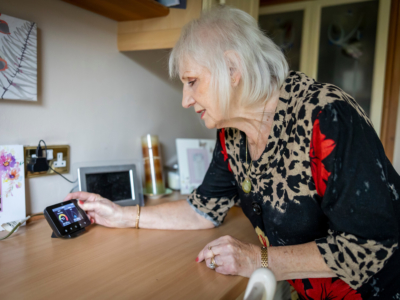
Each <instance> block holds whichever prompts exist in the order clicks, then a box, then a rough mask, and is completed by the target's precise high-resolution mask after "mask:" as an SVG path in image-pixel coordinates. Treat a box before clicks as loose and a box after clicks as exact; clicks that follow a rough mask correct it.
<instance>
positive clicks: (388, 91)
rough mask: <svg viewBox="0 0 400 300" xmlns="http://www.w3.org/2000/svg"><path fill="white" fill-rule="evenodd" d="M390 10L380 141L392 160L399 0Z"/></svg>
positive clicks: (398, 83)
mask: <svg viewBox="0 0 400 300" xmlns="http://www.w3.org/2000/svg"><path fill="white" fill-rule="evenodd" d="M390 10H391V13H390V25H389V41H388V49H387V61H386V76H385V78H386V80H385V93H384V99H383V113H382V123H381V124H382V125H381V141H382V144H383V147H384V148H385V152H386V156H387V157H388V159H389V160H390V161H391V162H393V154H394V142H395V136H396V122H397V108H398V103H399V95H400V0H392V4H391V9H390Z"/></svg>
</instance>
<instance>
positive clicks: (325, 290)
mask: <svg viewBox="0 0 400 300" xmlns="http://www.w3.org/2000/svg"><path fill="white" fill-rule="evenodd" d="M288 282H289V283H290V284H291V285H292V286H293V287H294V288H295V289H296V291H297V293H298V294H299V295H301V297H303V298H304V299H313V300H314V299H318V300H362V298H361V295H360V294H359V293H357V291H356V290H353V289H352V288H351V287H350V286H349V285H348V284H347V283H345V282H344V281H343V280H341V279H335V280H333V279H332V278H310V279H309V282H310V284H311V286H312V288H310V289H307V290H304V284H303V281H302V280H301V279H296V280H294V281H293V280H288Z"/></svg>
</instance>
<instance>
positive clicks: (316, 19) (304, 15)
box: [259, 0, 390, 134]
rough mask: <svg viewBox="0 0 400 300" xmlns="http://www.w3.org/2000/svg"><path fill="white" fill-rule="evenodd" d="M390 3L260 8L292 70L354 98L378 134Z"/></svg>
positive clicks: (336, 0)
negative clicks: (332, 86) (334, 86)
mask: <svg viewBox="0 0 400 300" xmlns="http://www.w3.org/2000/svg"><path fill="white" fill-rule="evenodd" d="M389 8H390V0H315V1H304V2H296V3H292V4H283V5H275V6H265V7H261V8H260V13H259V25H260V27H261V28H262V29H263V30H265V31H266V33H267V34H268V35H269V36H270V37H271V38H272V39H273V40H274V41H275V42H276V43H277V44H278V45H279V46H280V47H281V49H282V51H283V52H284V53H285V55H286V57H287V58H288V62H289V65H290V68H291V69H293V70H299V71H301V72H304V73H305V74H307V75H308V76H311V77H313V78H315V79H316V80H317V81H319V82H326V83H332V84H334V85H336V86H338V87H340V88H342V89H343V90H344V91H345V92H347V93H348V94H350V95H351V96H353V97H354V98H355V99H356V101H357V102H358V103H359V104H360V105H361V107H362V108H363V109H364V110H365V112H366V113H367V114H368V115H369V116H370V118H371V120H372V123H373V124H374V127H375V129H376V131H377V132H378V134H379V132H380V125H381V115H382V103H383V87H384V75H385V62H386V45H387V35H388V26H389Z"/></svg>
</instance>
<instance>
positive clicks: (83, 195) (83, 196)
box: [64, 192, 98, 201]
mask: <svg viewBox="0 0 400 300" xmlns="http://www.w3.org/2000/svg"><path fill="white" fill-rule="evenodd" d="M97 198H98V195H97V194H93V193H88V192H75V193H69V194H68V195H67V197H65V198H64V201H68V200H72V199H79V200H82V201H96V200H97Z"/></svg>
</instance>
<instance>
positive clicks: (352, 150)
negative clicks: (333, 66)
mask: <svg viewBox="0 0 400 300" xmlns="http://www.w3.org/2000/svg"><path fill="white" fill-rule="evenodd" d="M248 167H249V164H248V163H246V136H245V134H244V133H243V132H241V131H239V130H237V129H234V128H225V129H220V130H218V132H217V144H216V147H215V150H214V154H213V160H212V162H211V164H210V167H209V169H208V171H207V174H206V176H205V178H204V181H203V183H202V184H201V185H200V186H199V187H198V188H197V189H196V190H194V191H193V193H192V194H191V195H190V196H189V198H188V202H189V204H190V205H191V206H192V207H193V208H194V209H195V210H196V211H197V212H198V213H199V214H201V215H203V216H204V217H206V218H207V219H209V220H211V221H212V222H213V223H214V224H215V225H216V226H219V225H220V224H221V223H222V222H223V220H224V218H225V216H226V213H227V211H228V210H229V209H230V208H231V207H232V206H233V205H234V204H239V203H240V206H241V207H242V209H243V212H244V213H245V214H246V216H247V217H248V218H249V220H250V221H251V223H252V224H253V226H254V228H255V231H256V233H257V235H258V236H259V239H260V242H261V243H262V244H263V245H265V246H269V245H271V246H284V245H298V244H303V243H307V242H311V241H316V243H317V245H318V249H319V251H320V253H321V255H322V257H323V258H324V260H325V262H326V263H327V265H328V266H329V267H330V268H331V269H332V271H333V272H334V273H335V274H336V275H337V277H335V278H309V279H297V280H290V281H289V283H290V284H291V285H292V286H293V287H294V288H295V289H296V290H297V292H298V294H299V296H300V298H301V299H346V300H347V299H400V284H399V283H400V251H399V250H397V249H398V238H399V227H400V224H399V222H400V199H399V192H400V177H399V175H398V174H397V173H396V171H395V170H394V168H393V166H392V165H391V163H390V162H389V160H388V159H387V157H386V155H385V152H384V150H383V147H382V144H381V142H380V140H379V138H378V136H377V134H376V133H375V130H374V128H373V127H372V124H371V121H370V120H369V118H368V117H367V116H366V115H365V113H364V111H363V110H362V109H361V107H360V106H359V105H358V104H357V103H356V102H355V101H354V99H353V98H352V97H351V96H349V95H348V94H346V93H345V92H344V91H343V90H341V89H340V88H338V87H336V86H334V85H331V84H324V83H319V82H316V81H315V80H313V79H311V78H309V77H307V76H306V75H305V74H303V73H300V72H294V71H292V72H290V74H289V76H288V78H287V79H286V81H285V83H284V84H283V86H282V87H281V89H280V98H279V103H278V105H277V108H276V112H275V115H274V120H273V125H272V129H271V133H270V136H269V139H268V144H267V146H266V148H265V150H264V152H263V154H262V155H261V157H260V158H259V159H258V160H256V161H253V164H252V166H251V170H250V180H251V181H252V190H251V192H250V193H249V194H245V193H244V192H243V191H242V189H241V184H242V182H243V181H244V179H245V173H246V172H247V170H248Z"/></svg>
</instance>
